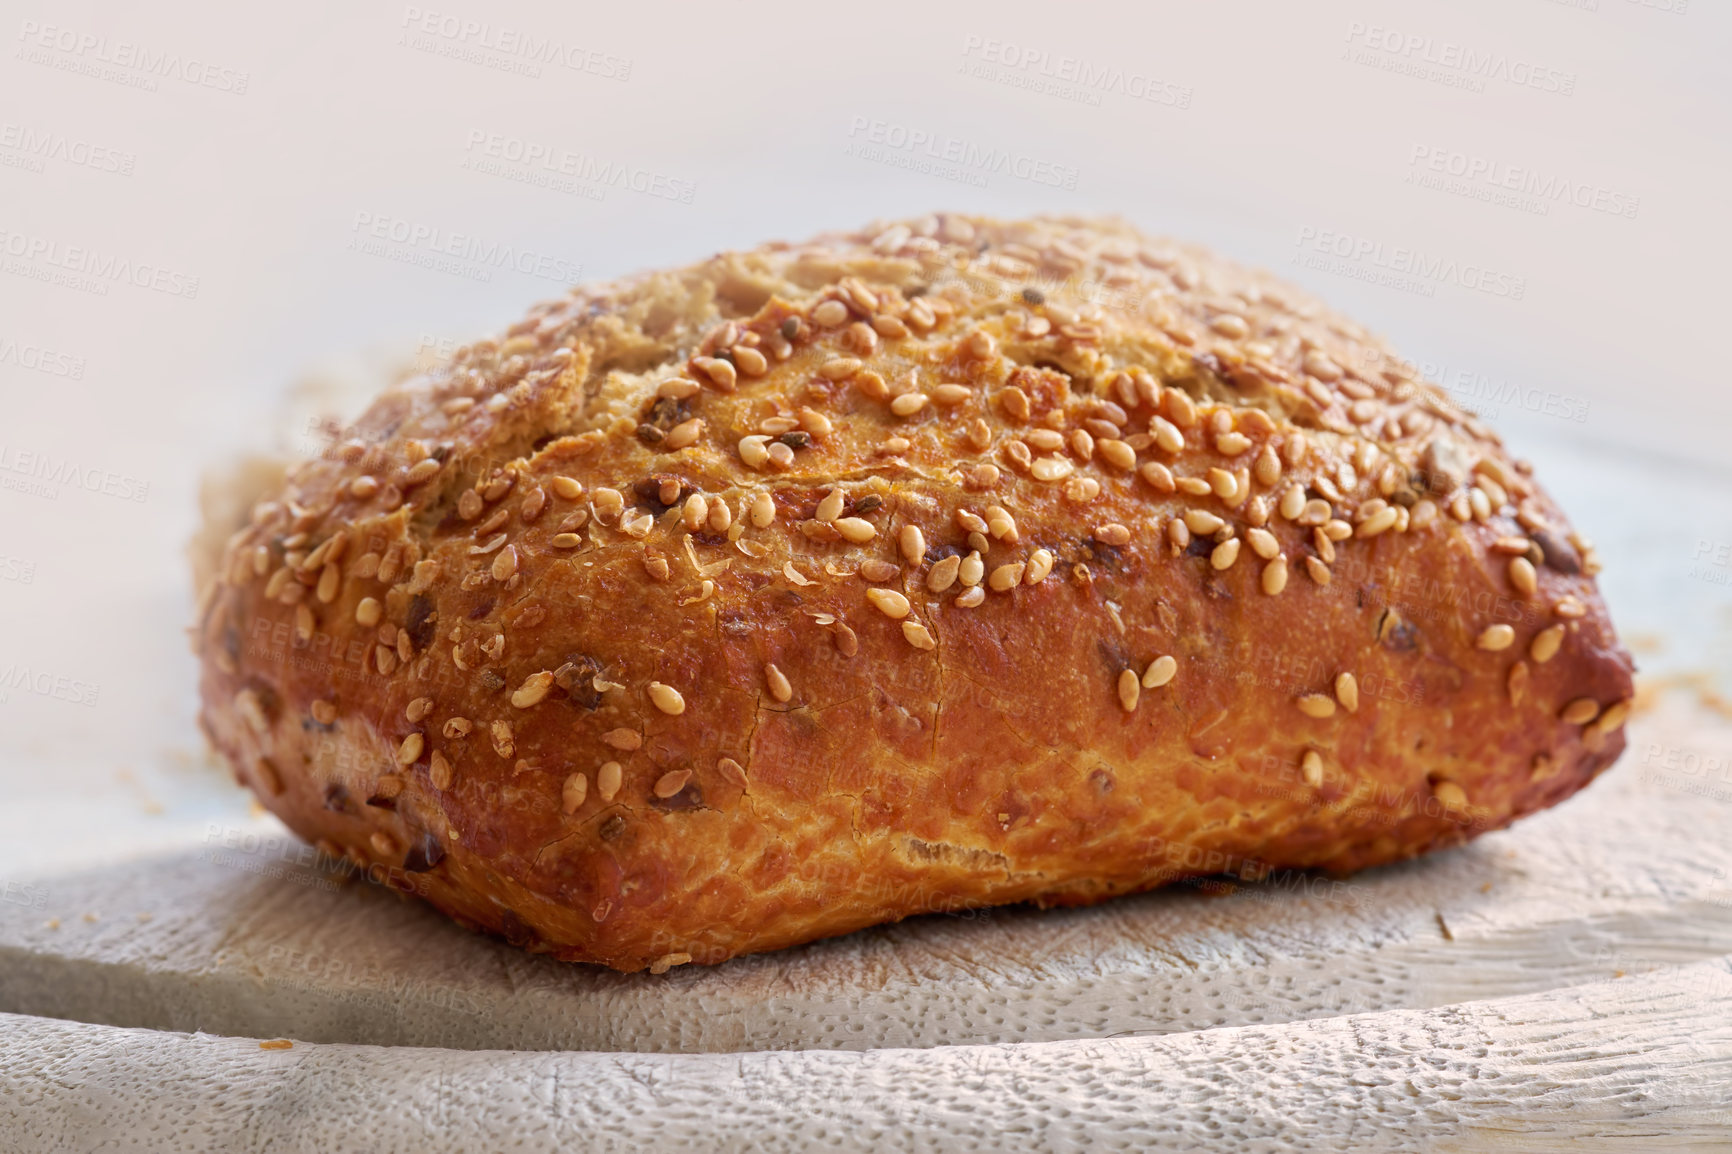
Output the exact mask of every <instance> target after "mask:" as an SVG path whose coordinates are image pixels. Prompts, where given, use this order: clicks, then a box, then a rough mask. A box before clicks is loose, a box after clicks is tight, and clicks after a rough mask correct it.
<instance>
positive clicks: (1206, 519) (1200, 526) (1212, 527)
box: [1185, 509, 1226, 537]
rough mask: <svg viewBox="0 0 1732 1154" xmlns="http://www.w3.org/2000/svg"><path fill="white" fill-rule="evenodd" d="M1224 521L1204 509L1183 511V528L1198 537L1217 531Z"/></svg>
mask: <svg viewBox="0 0 1732 1154" xmlns="http://www.w3.org/2000/svg"><path fill="white" fill-rule="evenodd" d="M1225 524H1226V522H1225V521H1223V520H1221V518H1219V517H1217V516H1215V515H1214V514H1213V513H1210V512H1208V511H1207V510H1204V509H1191V510H1188V511H1187V512H1186V513H1185V528H1187V529H1189V530H1190V531H1191V532H1193V533H1195V534H1196V535H1197V536H1199V537H1207V536H1210V535H1211V534H1213V533H1215V532H1217V531H1218V530H1219V529H1220V528H1221V526H1223V525H1225Z"/></svg>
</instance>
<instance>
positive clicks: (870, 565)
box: [860, 557, 902, 584]
mask: <svg viewBox="0 0 1732 1154" xmlns="http://www.w3.org/2000/svg"><path fill="white" fill-rule="evenodd" d="M900 572H902V570H901V569H900V568H898V567H897V566H895V565H893V564H892V563H890V562H889V561H885V560H882V559H880V558H877V557H870V558H868V559H866V560H865V561H862V562H860V576H862V577H864V578H865V579H866V580H868V581H871V582H873V583H875V584H882V583H883V582H885V581H889V580H891V579H892V578H894V577H895V576H896V575H897V574H898V573H900Z"/></svg>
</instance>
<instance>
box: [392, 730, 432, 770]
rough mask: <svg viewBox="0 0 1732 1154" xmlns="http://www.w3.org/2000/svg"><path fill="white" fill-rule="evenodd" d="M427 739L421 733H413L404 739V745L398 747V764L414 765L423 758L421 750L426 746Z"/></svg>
mask: <svg viewBox="0 0 1732 1154" xmlns="http://www.w3.org/2000/svg"><path fill="white" fill-rule="evenodd" d="M426 744H427V739H426V737H425V736H424V735H422V734H421V733H419V732H417V733H411V734H410V735H409V736H408V737H405V738H404V739H403V744H401V745H399V746H398V747H397V764H398V765H414V764H415V763H416V762H417V761H419V760H420V758H421V750H422V749H423V748H424V747H425V746H426Z"/></svg>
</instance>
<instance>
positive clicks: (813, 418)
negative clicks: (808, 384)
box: [800, 406, 833, 437]
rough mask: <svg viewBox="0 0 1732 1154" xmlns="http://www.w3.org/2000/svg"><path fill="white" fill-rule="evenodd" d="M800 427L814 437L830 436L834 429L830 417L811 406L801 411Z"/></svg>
mask: <svg viewBox="0 0 1732 1154" xmlns="http://www.w3.org/2000/svg"><path fill="white" fill-rule="evenodd" d="M800 427H801V428H802V429H804V430H806V431H807V432H808V433H810V434H812V435H813V436H814V437H824V436H828V435H829V434H830V430H831V429H832V428H833V426H832V425H831V423H830V418H829V417H826V416H825V415H824V414H823V413H820V412H819V411H818V410H817V409H814V408H811V407H810V406H806V407H803V408H801V410H800Z"/></svg>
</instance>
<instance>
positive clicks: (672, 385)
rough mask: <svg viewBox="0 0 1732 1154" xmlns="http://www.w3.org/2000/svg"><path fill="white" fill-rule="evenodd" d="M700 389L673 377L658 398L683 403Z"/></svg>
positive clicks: (658, 391) (685, 379) (658, 389)
mask: <svg viewBox="0 0 1732 1154" xmlns="http://www.w3.org/2000/svg"><path fill="white" fill-rule="evenodd" d="M700 388H702V386H701V385H699V384H698V383H697V382H696V381H694V380H692V379H691V378H690V377H671V378H669V379H668V380H665V381H663V382H662V383H661V384H660V385H658V386H656V396H658V397H669V398H672V399H673V400H676V401H683V400H686V399H688V398H690V397H695V396H697V395H698V390H699V389H700ZM581 491H582V486H579V492H581ZM560 496H562V497H563V496H565V494H563V493H561V494H560ZM567 500H570V498H569V497H568V498H567Z"/></svg>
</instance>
